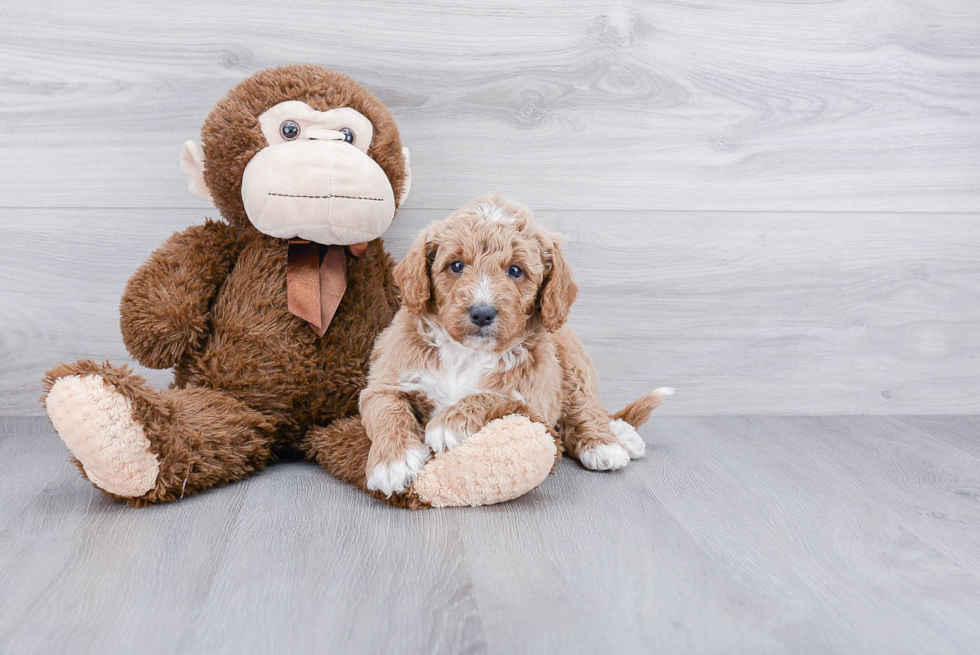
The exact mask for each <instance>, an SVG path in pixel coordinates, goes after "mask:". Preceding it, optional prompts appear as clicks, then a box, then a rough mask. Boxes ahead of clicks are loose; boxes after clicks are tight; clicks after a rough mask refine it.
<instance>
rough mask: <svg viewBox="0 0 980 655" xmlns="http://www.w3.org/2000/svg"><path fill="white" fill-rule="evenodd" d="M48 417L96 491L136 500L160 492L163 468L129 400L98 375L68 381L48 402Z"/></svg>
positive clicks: (65, 379)
mask: <svg viewBox="0 0 980 655" xmlns="http://www.w3.org/2000/svg"><path fill="white" fill-rule="evenodd" d="M46 404H47V408H48V416H49V417H50V418H51V423H52V424H54V429H55V430H56V431H57V432H58V436H60V437H61V440H62V441H64V442H65V445H66V446H68V450H70V451H71V453H72V454H73V455H74V456H75V457H76V458H77V459H78V461H79V462H81V463H82V468H84V469H85V475H86V476H87V477H88V479H89V480H91V481H92V483H93V484H95V486H97V487H99V488H100V489H104V490H105V491H108V492H109V493H113V494H116V495H118V496H125V497H131V498H135V497H137V496H142V495H143V494H145V493H146V492H148V491H150V490H151V489H153V487H154V486H156V481H157V475H158V474H159V472H160V462H159V461H158V460H157V457H156V455H154V454H153V453H152V452H150V442H149V440H148V439H147V438H146V435H145V434H144V433H143V426H142V425H140V424H139V423H137V422H136V421H135V420H134V419H133V410H132V406H131V405H130V402H129V400H128V399H127V398H126V397H125V396H123V395H122V394H121V393H119V392H118V391H117V390H116V389H114V388H113V387H111V386H110V385H108V384H106V382H105V380H103V379H102V378H101V377H100V376H98V375H92V374H90V375H67V376H65V377H63V378H60V379H58V381H57V382H55V383H54V385H53V386H52V387H51V391H50V392H49V393H48V397H47V401H46Z"/></svg>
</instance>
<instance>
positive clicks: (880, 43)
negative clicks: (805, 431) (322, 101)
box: [0, 0, 980, 415]
mask: <svg viewBox="0 0 980 655" xmlns="http://www.w3.org/2000/svg"><path fill="white" fill-rule="evenodd" d="M298 61H299V62H314V63H320V64H324V65H327V66H331V67H334V68H336V69H338V70H341V71H344V72H347V73H349V74H351V75H352V76H354V77H355V78H356V79H358V80H359V81H360V82H362V83H364V84H365V85H366V86H368V87H369V88H370V89H371V90H372V91H374V92H375V93H376V94H377V95H378V96H379V97H380V98H381V99H382V100H383V101H384V102H385V103H387V104H388V106H389V107H390V108H391V110H392V112H393V113H394V115H395V117H396V119H397V120H398V121H399V124H400V127H401V130H402V134H403V140H404V141H405V143H406V144H407V145H408V146H409V147H410V148H411V150H412V163H413V170H414V173H415V179H414V186H413V190H412V195H411V197H410V198H409V201H408V203H407V204H406V206H405V210H404V211H402V212H401V213H400V215H399V218H398V219H397V221H396V223H395V224H394V225H393V226H392V228H391V230H390V231H389V233H388V242H389V247H390V249H391V250H392V252H393V253H394V254H395V255H396V257H400V256H401V255H402V254H404V252H405V250H406V249H407V247H408V244H409V243H410V241H411V239H412V237H413V235H414V234H415V232H417V231H418V229H420V228H421V227H422V226H423V225H424V224H425V223H427V222H428V221H430V220H433V219H437V218H441V217H443V216H445V215H446V214H447V213H448V212H449V211H451V210H452V209H454V208H456V207H458V206H459V205H461V204H463V203H464V202H467V201H468V200H470V199H472V198H473V197H475V196H477V195H480V194H483V193H486V192H487V191H491V190H500V191H502V192H503V193H504V194H506V195H509V196H511V197H513V198H515V199H517V200H519V201H521V202H523V203H525V204H527V205H528V206H530V207H531V208H532V209H534V210H535V211H536V213H537V214H538V216H539V218H540V219H541V221H542V222H544V223H546V224H548V225H549V226H551V227H552V228H554V229H555V230H557V231H559V232H561V233H563V234H564V235H566V238H567V241H568V244H569V245H568V250H569V253H570V255H571V259H572V263H573V265H574V267H575V271H576V274H577V279H578V281H579V284H580V286H581V287H582V291H583V293H582V297H581V300H580V302H579V303H578V304H577V305H576V307H575V309H574V311H573V316H572V322H573V325H574V326H575V327H576V328H577V329H578V330H579V331H580V333H581V334H582V336H583V338H584V340H585V342H586V344H587V346H588V348H589V349H590V351H591V353H592V354H593V356H594V358H595V360H596V364H597V366H598V368H599V372H600V375H601V376H602V378H603V380H604V394H605V397H606V400H607V402H608V403H609V404H610V406H617V405H620V404H622V403H625V402H627V401H628V400H630V399H631V398H632V397H633V396H635V395H637V394H638V393H640V392H641V391H643V390H645V389H647V388H649V387H652V386H659V385H671V386H675V387H677V388H678V390H679V391H678V395H677V396H675V397H674V398H672V399H671V400H670V402H669V403H667V404H666V405H665V407H664V412H669V413H674V414H739V413H764V414H769V413H774V414H837V413H850V414H865V413H869V414H889V413H902V414H910V413H924V414H929V413H978V412H980V375H978V365H980V222H978V220H980V116H978V114H980V3H978V2H974V1H973V0H960V1H955V0H929V1H919V0H828V1H825V2H803V1H793V0H775V1H761V0H758V1H756V0H744V1H740V2H737V3H734V2H729V1H727V0H699V1H698V2H685V1H680V0H676V1H664V0H656V1H651V2H608V1H604V0H599V1H595V0H589V1H587V2H586V1H584V0H570V1H565V0H562V1H558V0H546V1H537V2H502V1H490V2H479V3H476V2H474V3H459V2H449V1H446V0H443V1H432V0H426V1H425V2H422V3H390V2H372V1H370V0H347V1H345V2H339V1H333V0H331V1H328V2H314V1H308V2H302V1H301V2H285V1H279V0H276V1H264V2H238V3H233V2H227V1H220V2H208V3H201V2H182V1H173V0H168V1H166V2H164V1H159V0H154V1H141V2H122V1H119V2H110V1H107V0H85V1H84V2H81V1H79V2H62V1H54V2H15V3H5V4H4V5H3V6H0V172H2V174H0V280H2V281H3V285H2V290H0V415H38V414H40V413H42V410H41V408H40V406H39V405H38V403H37V396H38V395H39V393H40V390H39V382H38V381H39V379H40V377H41V375H42V374H43V372H44V371H45V370H46V369H47V368H48V367H49V366H50V365H52V364H54V363H56V362H58V361H61V360H70V359H75V358H78V357H93V358H98V359H111V360H112V361H115V362H120V363H121V362H127V361H129V359H128V357H127V355H126V352H125V349H124V348H123V347H122V344H121V341H120V337H119V329H118V309H117V305H118V300H119V296H120V294H121V291H122V288H123V285H124V284H125V281H126V279H127V277H128V276H129V275H130V274H131V273H132V271H133V270H134V268H135V267H136V266H138V265H139V263H140V262H141V261H142V260H143V259H145V257H146V256H147V255H148V254H149V253H150V252H151V251H152V250H153V248H155V247H156V246H157V245H158V244H159V243H160V242H161V241H163V240H164V239H165V238H166V237H167V236H168V235H169V234H170V233H172V232H173V231H175V230H179V229H182V228H183V227H185V226H187V225H190V224H193V223H197V222H200V221H201V220H202V218H203V217H204V216H208V215H209V216H215V215H216V211H215V210H214V209H213V207H209V206H208V205H206V204H205V203H202V202H200V201H197V200H196V199H194V198H193V197H192V196H191V195H190V194H189V193H188V192H187V189H186V186H185V184H184V181H183V179H182V176H181V173H180V169H179V166H178V156H179V153H180V146H181V144H182V142H183V141H184V140H186V139H188V138H195V137H196V136H197V134H198V132H199V129H200V124H201V122H202V120H203V118H204V117H205V115H206V114H207V112H208V111H209V110H210V108H211V106H212V105H213V104H214V103H215V101H217V100H218V99H219V98H220V97H221V96H222V94H223V93H224V92H225V91H226V90H227V89H228V88H230V87H231V86H232V85H234V84H235V83H237V82H238V81H239V80H241V79H242V78H244V77H246V76H247V75H249V74H250V73H252V72H254V71H256V70H259V69H262V68H266V67H269V66H274V65H279V64H284V63H291V62H298ZM150 377H151V379H152V380H153V381H154V382H155V383H158V384H165V383H166V381H167V380H168V375H167V374H165V373H160V372H151V373H150Z"/></svg>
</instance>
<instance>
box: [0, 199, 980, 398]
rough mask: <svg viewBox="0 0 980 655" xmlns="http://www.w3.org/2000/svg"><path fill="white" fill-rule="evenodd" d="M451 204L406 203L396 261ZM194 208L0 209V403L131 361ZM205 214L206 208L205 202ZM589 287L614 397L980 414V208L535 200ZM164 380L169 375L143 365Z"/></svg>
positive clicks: (601, 361) (587, 331) (583, 301)
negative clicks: (62, 370)
mask: <svg viewBox="0 0 980 655" xmlns="http://www.w3.org/2000/svg"><path fill="white" fill-rule="evenodd" d="M445 214H446V212H439V211H422V210H408V211H404V212H401V213H400V214H399V218H398V219H397V220H396V221H395V222H394V224H393V225H392V227H391V229H390V230H389V232H388V233H387V235H386V237H387V243H388V247H389V249H390V250H391V252H392V253H393V254H394V255H395V256H396V257H398V258H400V257H401V256H403V255H404V253H405V252H406V250H407V249H408V246H409V244H410V243H411V242H412V239H413V238H414V235H415V234H416V233H417V232H418V231H419V230H420V229H421V228H422V227H423V226H424V225H425V224H427V223H428V222H429V221H431V220H434V219H438V218H443V217H444V216H445ZM203 215H204V214H203V212H199V211H197V210H145V209H128V210H88V209H87V210H9V209H8V210H0V233H3V234H5V235H6V236H7V238H6V239H5V240H3V241H2V242H0V278H2V279H4V280H7V281H8V282H7V288H6V289H5V290H4V292H3V294H2V295H0V415H8V416H11V415H40V414H41V411H42V410H41V407H40V405H39V404H38V403H37V398H38V396H39V395H40V386H39V380H40V378H41V376H42V375H43V373H44V371H45V370H47V369H48V368H50V367H51V366H52V365H53V364H55V363H57V362H59V361H63V360H74V359H77V358H80V357H91V358H94V359H97V360H102V359H110V360H111V361H114V362H118V363H125V362H129V359H128V356H127V354H126V352H125V349H124V348H123V346H122V342H121V339H120V336H119V327H118V320H119V319H118V303H119V297H120V295H121V294H122V289H123V286H124V285H125V282H126V280H127V279H128V277H129V276H130V275H131V274H132V272H133V271H134V270H135V269H136V267H137V266H139V264H140V263H141V262H142V261H143V260H144V259H145V258H146V257H147V256H148V255H149V253H150V252H151V251H152V250H153V249H154V248H156V247H157V246H158V245H159V244H160V243H161V242H162V241H163V240H165V239H166V238H167V236H169V234H170V233H172V232H173V231H174V230H179V229H183V228H184V227H185V226H187V225H189V224H191V223H195V222H200V220H201V219H202V217H203ZM212 215H213V212H212ZM538 219H539V220H540V222H541V223H542V224H544V225H547V226H549V227H550V228H552V229H554V230H556V231H558V232H560V233H562V234H564V235H565V239H566V249H567V252H568V256H569V258H570V260H571V262H572V265H573V268H574V271H575V275H576V279H577V280H578V283H579V286H580V288H581V296H580V300H579V301H578V302H577V303H576V305H575V307H574V308H573V311H572V319H571V324H572V325H573V326H574V327H575V329H576V330H578V332H579V333H580V335H581V336H582V338H583V340H584V341H585V344H586V347H587V349H588V351H589V353H591V355H592V356H593V358H594V359H595V361H596V366H597V368H598V370H599V373H600V377H601V379H602V389H603V393H604V397H605V399H606V402H607V403H608V405H609V407H610V408H611V409H618V408H619V407H621V406H623V405H625V404H626V403H627V402H629V401H631V400H633V399H634V398H635V397H636V396H638V395H639V394H640V393H642V392H644V391H645V390H648V389H651V388H653V387H656V386H661V385H670V386H674V387H677V388H678V389H679V392H678V394H677V395H676V396H674V397H672V398H671V399H670V400H669V402H667V403H665V404H664V406H663V408H662V409H661V410H658V411H659V412H663V413H668V414H670V413H674V414H734V413H757V414H792V413H806V414H840V413H854V414H863V413H872V414H904V413H924V414H929V413H931V414H939V413H951V412H960V413H978V412H980V377H978V376H977V375H976V371H977V366H978V364H980V220H978V219H980V216H977V215H943V214H936V215H918V214H873V215H872V214H867V215H862V216H861V220H855V219H854V216H853V215H849V214H836V213H831V214H814V213H804V214H765V213H763V214H743V213H729V212H726V213H714V212H564V211H543V212H538ZM148 375H149V376H150V379H151V380H152V381H153V382H154V383H155V384H158V385H163V384H166V383H167V382H168V380H169V374H168V373H164V372H156V371H150V372H148Z"/></svg>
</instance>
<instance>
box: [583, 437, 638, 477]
mask: <svg viewBox="0 0 980 655" xmlns="http://www.w3.org/2000/svg"><path fill="white" fill-rule="evenodd" d="M578 459H579V461H580V462H582V466H584V467H585V468H587V469H592V470H593V471H615V470H617V469H621V468H623V467H624V466H626V465H627V464H629V462H630V454H629V453H628V452H627V451H626V449H625V448H623V447H622V446H620V445H619V444H618V443H603V444H599V445H597V446H592V447H591V448H587V449H585V450H583V451H582V452H581V453H579V456H578Z"/></svg>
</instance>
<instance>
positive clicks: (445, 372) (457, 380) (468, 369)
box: [398, 318, 527, 416]
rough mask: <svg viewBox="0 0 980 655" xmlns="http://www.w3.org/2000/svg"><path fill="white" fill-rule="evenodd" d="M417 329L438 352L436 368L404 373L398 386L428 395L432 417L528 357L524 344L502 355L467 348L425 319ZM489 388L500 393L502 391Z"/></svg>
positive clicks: (434, 323) (483, 387) (478, 391)
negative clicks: (432, 406)
mask: <svg viewBox="0 0 980 655" xmlns="http://www.w3.org/2000/svg"><path fill="white" fill-rule="evenodd" d="M419 332H420V334H422V337H423V338H424V339H425V340H426V341H427V342H428V343H430V344H431V345H432V347H433V348H435V349H436V351H437V352H438V354H439V367H438V368H437V369H433V370H425V371H410V372H408V373H405V374H404V375H402V378H401V381H400V383H399V385H398V386H399V388H401V389H404V390H405V391H421V392H422V393H424V394H425V395H426V396H428V397H429V399H430V400H432V402H433V403H435V406H436V408H435V411H434V412H433V416H435V415H436V414H438V413H439V412H441V411H442V410H444V409H445V408H446V407H449V406H451V405H454V404H456V403H457V402H459V401H460V400H462V399H463V398H464V397H466V396H469V395H471V394H474V393H481V392H484V391H490V390H489V389H487V388H486V379H487V377H488V376H489V375H491V374H492V373H496V372H499V371H507V370H510V369H512V368H514V367H515V366H517V365H518V364H520V363H521V362H522V361H524V358H525V357H526V356H527V351H526V350H525V349H524V348H523V346H520V347H518V348H517V349H514V350H509V351H507V352H506V353H502V354H501V353H497V352H493V351H489V350H480V349H478V348H470V347H469V346H465V345H463V344H461V343H459V342H458V341H455V340H454V339H453V338H452V337H451V336H449V333H448V332H446V330H445V328H443V327H442V326H441V325H439V324H437V323H436V322H434V321H432V320H430V319H427V318H426V319H422V321H421V322H420V324H419ZM492 391H493V392H496V393H500V392H501V391H502V390H500V389H494V390H492Z"/></svg>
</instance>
